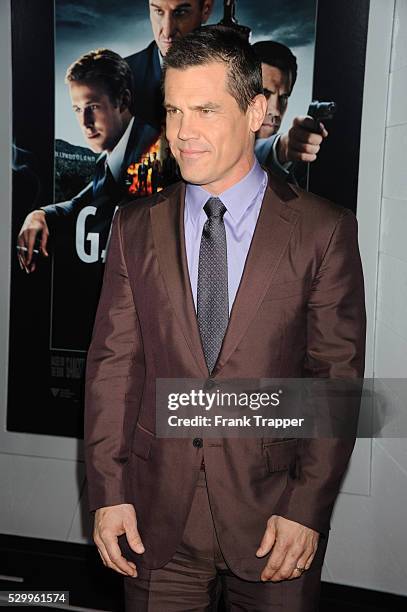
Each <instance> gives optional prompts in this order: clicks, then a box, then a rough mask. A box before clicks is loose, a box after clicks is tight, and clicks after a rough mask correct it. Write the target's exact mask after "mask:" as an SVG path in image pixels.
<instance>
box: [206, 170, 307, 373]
mask: <svg viewBox="0 0 407 612" xmlns="http://www.w3.org/2000/svg"><path fill="white" fill-rule="evenodd" d="M270 181H271V182H273V179H271V178H270V180H269V185H268V187H267V189H266V192H265V195H264V199H263V204H262V207H261V210H260V214H259V218H258V221H257V225H256V229H255V232H254V234H253V239H252V242H251V245H250V249H249V253H248V255H247V259H246V264H245V267H244V271H243V275H242V279H241V281H240V285H239V289H238V291H237V294H236V298H235V301H234V304H233V307H232V311H231V314H230V319H229V325H228V328H227V330H226V334H225V337H224V340H223V344H222V348H221V351H220V354H219V357H218V361H217V363H216V365H215V369H214V371H213V375H214V376H216V375H217V374H218V373H219V372H220V370H221V369H222V368H223V367H224V365H225V364H226V362H227V361H228V359H229V357H230V355H231V354H232V353H233V351H234V350H235V348H236V347H237V345H238V344H239V342H240V340H241V339H242V337H243V336H244V334H245V333H246V331H247V329H248V327H249V325H250V323H251V321H252V319H253V317H254V316H255V314H256V312H257V309H258V307H259V305H260V303H261V301H262V299H263V297H264V295H265V294H266V292H267V290H268V288H269V285H270V283H271V280H272V277H273V274H274V272H275V270H276V268H277V266H278V263H279V262H280V259H281V257H282V256H283V254H284V251H285V249H286V247H287V245H288V242H289V240H290V237H291V234H292V231H293V229H294V226H295V223H296V221H297V218H298V213H297V212H296V211H295V210H293V209H292V208H290V207H289V206H287V205H286V204H284V202H283V201H282V200H281V199H280V198H279V197H278V195H277V193H276V192H275V191H274V190H272V189H271V188H270ZM278 187H281V188H282V189H280V191H281V193H280V194H279V195H280V197H282V198H283V199H290V198H292V197H296V194H295V192H293V191H292V190H291V188H290V187H289V186H288V185H282V186H281V185H279V186H278Z"/></svg>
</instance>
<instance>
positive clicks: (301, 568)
mask: <svg viewBox="0 0 407 612" xmlns="http://www.w3.org/2000/svg"><path fill="white" fill-rule="evenodd" d="M295 569H296V570H297V572H300V574H302V573H303V572H305V567H298V565H296V566H295Z"/></svg>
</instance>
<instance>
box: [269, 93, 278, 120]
mask: <svg viewBox="0 0 407 612" xmlns="http://www.w3.org/2000/svg"><path fill="white" fill-rule="evenodd" d="M267 114H268V115H272V116H273V117H280V115H281V112H280V108H279V105H278V96H277V95H274V94H272V95H271V96H270V97H269V99H268V103H267Z"/></svg>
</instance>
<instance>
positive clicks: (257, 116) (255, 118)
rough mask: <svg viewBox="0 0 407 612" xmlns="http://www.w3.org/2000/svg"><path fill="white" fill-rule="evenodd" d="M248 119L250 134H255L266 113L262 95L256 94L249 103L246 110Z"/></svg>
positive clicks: (264, 98)
mask: <svg viewBox="0 0 407 612" xmlns="http://www.w3.org/2000/svg"><path fill="white" fill-rule="evenodd" d="M247 112H248V113H249V118H250V129H251V130H252V132H257V131H258V130H259V129H260V128H261V125H262V123H263V121H264V117H265V115H266V112H267V100H266V96H264V95H263V94H257V96H255V97H254V98H253V100H252V101H251V103H250V106H249V108H248V109H247Z"/></svg>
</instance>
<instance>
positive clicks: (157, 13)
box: [126, 0, 327, 178]
mask: <svg viewBox="0 0 407 612" xmlns="http://www.w3.org/2000/svg"><path fill="white" fill-rule="evenodd" d="M213 5H214V0H149V11H150V22H151V27H152V31H153V35H154V40H153V41H152V42H151V43H150V44H149V45H148V47H146V49H143V50H142V51H138V52H137V53H134V54H133V55H129V56H128V57H126V61H127V62H128V64H129V66H130V68H131V70H132V72H133V76H134V83H135V93H136V97H135V99H136V113H137V115H138V116H139V117H141V118H142V119H144V121H146V122H147V123H149V124H151V125H154V126H156V127H157V128H159V127H160V126H161V124H162V122H163V119H164V110H163V98H162V91H161V74H162V63H163V61H164V58H165V56H166V53H167V51H168V50H169V49H170V48H171V44H172V43H173V41H174V40H176V39H177V38H179V37H181V36H184V35H185V34H188V33H189V32H192V31H193V30H194V29H195V28H197V27H199V26H200V25H202V24H205V23H206V22H207V20H208V19H209V17H210V15H211V12H212V9H213ZM268 43H269V41H261V42H260V43H256V44H255V45H254V47H255V49H257V50H258V52H259V55H260V59H262V61H263V59H264V58H266V59H267V61H266V62H264V64H265V68H266V71H265V73H264V74H265V81H264V87H265V89H268V88H269V86H270V79H269V70H267V67H268V66H269V65H271V66H275V65H276V62H277V67H279V66H280V67H281V66H283V68H284V67H285V66H286V65H287V64H288V66H289V70H290V71H292V69H293V62H292V60H291V61H290V60H289V59H288V54H287V53H284V54H283V55H282V54H281V49H280V50H279V52H278V53H277V58H276V60H274V62H275V63H274V64H270V63H269V60H270V56H271V49H270V48H266V49H265V48H264V47H265V46H266V47H267V45H268ZM273 45H274V50H275V48H276V47H278V46H279V43H274V42H271V41H270V45H269V47H270V46H273ZM280 47H284V48H285V49H287V50H288V52H289V54H291V52H290V51H289V49H288V48H287V47H285V45H280ZM291 55H292V54H291ZM281 60H282V61H281ZM294 61H295V58H294ZM295 71H296V66H295ZM294 81H295V79H292V86H293V85H294ZM292 86H291V89H292ZM270 93H271V92H270ZM290 93H291V92H290ZM270 105H271V102H270ZM314 129H315V128H314V124H313V122H312V121H310V119H307V118H305V117H296V118H295V119H294V121H293V124H292V126H291V128H290V130H289V131H288V132H287V133H285V134H283V135H282V138H280V136H278V137H275V136H272V137H271V138H269V139H268V142H264V141H263V142H262V143H260V142H259V143H258V145H257V147H258V157H259V161H260V162H261V163H267V164H268V166H269V167H270V169H271V170H273V171H274V172H277V173H278V174H281V175H282V176H283V177H285V178H289V172H288V171H287V168H288V166H289V165H290V164H291V163H292V162H297V161H300V162H312V161H314V160H315V159H316V157H317V154H318V152H319V148H320V145H321V143H322V141H323V140H324V138H325V137H326V136H327V132H326V131H325V130H323V131H322V132H321V134H316V133H315V132H313V130H314ZM260 132H261V134H262V135H261V136H259V137H260V138H264V137H265V136H266V134H265V131H264V126H262V127H261V128H260ZM267 135H268V136H271V134H267ZM256 155H257V150H256Z"/></svg>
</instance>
